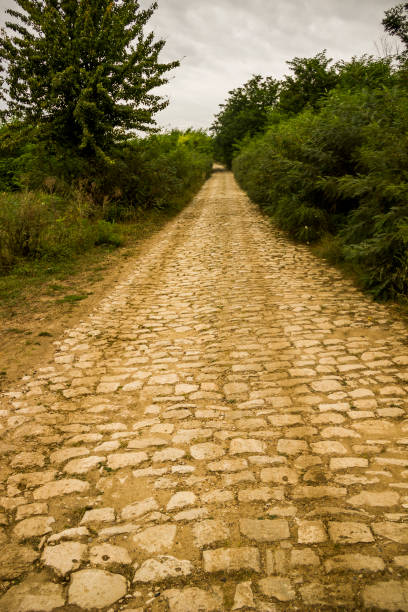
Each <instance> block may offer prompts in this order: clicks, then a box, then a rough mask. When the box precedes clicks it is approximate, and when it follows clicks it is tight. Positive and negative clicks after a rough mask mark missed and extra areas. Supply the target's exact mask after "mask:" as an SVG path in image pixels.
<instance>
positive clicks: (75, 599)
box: [68, 569, 127, 610]
mask: <svg viewBox="0 0 408 612" xmlns="http://www.w3.org/2000/svg"><path fill="white" fill-rule="evenodd" d="M126 592H127V585H126V578H124V576H120V575H119V574H112V573H110V572H107V571H105V570H100V569H85V570H81V571H80V572H75V573H74V574H72V576H71V584H70V585H69V589H68V603H70V604H73V605H77V606H79V607H80V608H83V609H84V610H91V609H92V608H98V609H99V608H104V607H106V606H111V605H112V604H113V603H115V601H118V599H121V598H122V597H124V595H126Z"/></svg>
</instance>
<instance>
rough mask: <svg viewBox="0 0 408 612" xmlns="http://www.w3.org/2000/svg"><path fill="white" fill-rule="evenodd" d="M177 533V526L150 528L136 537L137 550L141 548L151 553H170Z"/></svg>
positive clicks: (134, 538)
mask: <svg viewBox="0 0 408 612" xmlns="http://www.w3.org/2000/svg"><path fill="white" fill-rule="evenodd" d="M176 531H177V527H176V526H175V525H157V526H155V527H148V528H147V529H145V530H144V531H142V532H141V533H137V534H136V535H134V536H133V542H134V544H135V546H136V548H141V549H142V550H145V551H147V552H149V553H161V552H168V551H169V550H171V548H172V546H173V544H174V539H175V537H176Z"/></svg>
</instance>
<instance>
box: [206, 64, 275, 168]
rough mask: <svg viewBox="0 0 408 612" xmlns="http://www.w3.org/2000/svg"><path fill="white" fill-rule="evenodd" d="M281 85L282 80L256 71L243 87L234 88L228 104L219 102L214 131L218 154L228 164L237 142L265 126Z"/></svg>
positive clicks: (212, 128) (216, 152)
mask: <svg viewBox="0 0 408 612" xmlns="http://www.w3.org/2000/svg"><path fill="white" fill-rule="evenodd" d="M278 89H279V82H278V81H276V80H275V79H273V78H272V77H265V78H263V77H262V76H260V75H254V76H253V77H252V78H251V79H250V80H249V81H248V82H247V83H245V84H244V85H243V86H242V87H238V88H237V89H233V90H231V91H230V92H229V98H228V99H227V101H226V102H225V104H221V105H220V108H221V111H220V112H219V113H218V114H217V115H216V116H215V121H214V123H213V125H212V126H211V131H212V133H213V134H214V148H215V155H216V157H217V158H218V159H219V160H220V161H223V162H224V163H225V164H226V165H227V166H228V167H230V166H231V163H232V158H233V155H234V150H235V146H236V145H237V143H239V142H240V141H241V140H243V139H244V138H245V137H246V136H254V135H255V134H258V133H259V132H262V131H263V130H264V129H265V127H266V124H267V120H268V110H269V109H270V108H271V107H272V106H273V105H274V104H276V100H277V95H278Z"/></svg>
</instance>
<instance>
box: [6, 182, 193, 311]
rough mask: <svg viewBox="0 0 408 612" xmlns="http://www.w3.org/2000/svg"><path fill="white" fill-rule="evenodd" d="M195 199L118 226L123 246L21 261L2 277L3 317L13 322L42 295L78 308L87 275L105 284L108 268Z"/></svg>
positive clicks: (187, 198) (101, 247) (102, 246)
mask: <svg viewBox="0 0 408 612" xmlns="http://www.w3.org/2000/svg"><path fill="white" fill-rule="evenodd" d="M192 195H193V194H192V193H190V194H187V195H186V197H185V198H184V201H182V202H180V203H179V204H178V205H174V206H173V207H171V208H166V209H163V210H159V209H154V210H151V211H148V212H146V213H144V214H143V216H141V217H140V218H139V219H136V220H133V221H129V222H122V223H120V222H119V223H117V224H116V229H117V231H118V233H119V235H120V238H121V243H122V244H121V246H114V245H106V244H102V245H99V246H95V247H93V248H90V249H89V250H87V251H85V252H84V253H80V254H76V255H71V256H70V257H69V258H66V259H60V260H56V261H50V260H48V259H46V260H41V259H40V260H21V262H19V263H17V264H16V265H15V266H14V267H13V270H12V272H11V273H10V274H7V275H5V276H0V317H2V318H3V319H4V318H6V319H12V318H13V317H14V316H16V315H17V314H18V313H19V311H21V308H24V307H25V306H26V305H29V304H30V303H32V302H33V301H34V300H35V298H37V297H38V296H39V294H40V293H41V294H43V295H42V297H43V298H44V300H45V301H47V298H49V300H55V301H56V302H58V303H66V304H75V303H76V302H78V301H81V300H83V299H86V297H87V292H86V291H85V292H84V291H83V290H82V291H81V286H83V284H84V283H83V280H84V279H83V277H84V275H85V278H86V280H87V281H88V282H89V283H91V284H92V283H94V282H98V281H101V280H102V278H103V274H104V273H105V272H106V269H107V267H111V266H112V265H115V264H114V262H117V261H118V260H126V259H127V258H128V257H130V256H131V255H132V254H133V253H134V250H135V248H136V247H137V245H138V244H139V243H140V242H141V241H142V240H144V239H146V238H148V237H150V236H151V235H152V234H154V233H155V232H157V231H159V230H160V229H161V228H162V227H163V226H164V225H165V223H166V222H167V221H169V220H170V219H171V218H172V217H174V216H175V215H176V214H178V213H179V212H180V211H181V210H182V209H183V208H184V206H185V205H186V204H187V202H188V201H189V200H190V198H191V197H192ZM76 277H77V278H78V281H79V278H81V280H80V282H79V283H76V282H75V280H76ZM85 284H86V283H85ZM77 285H79V286H77Z"/></svg>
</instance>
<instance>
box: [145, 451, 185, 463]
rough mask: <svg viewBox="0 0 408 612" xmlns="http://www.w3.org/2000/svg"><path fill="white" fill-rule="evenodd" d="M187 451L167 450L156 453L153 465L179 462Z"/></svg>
mask: <svg viewBox="0 0 408 612" xmlns="http://www.w3.org/2000/svg"><path fill="white" fill-rule="evenodd" d="M185 454H186V451H185V450H183V449H182V448H165V449H164V450H161V451H156V452H155V453H154V454H153V458H152V461H153V463H165V462H167V461H178V460H179V459H181V458H182V457H184V456H185Z"/></svg>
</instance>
